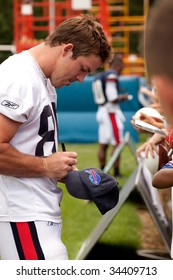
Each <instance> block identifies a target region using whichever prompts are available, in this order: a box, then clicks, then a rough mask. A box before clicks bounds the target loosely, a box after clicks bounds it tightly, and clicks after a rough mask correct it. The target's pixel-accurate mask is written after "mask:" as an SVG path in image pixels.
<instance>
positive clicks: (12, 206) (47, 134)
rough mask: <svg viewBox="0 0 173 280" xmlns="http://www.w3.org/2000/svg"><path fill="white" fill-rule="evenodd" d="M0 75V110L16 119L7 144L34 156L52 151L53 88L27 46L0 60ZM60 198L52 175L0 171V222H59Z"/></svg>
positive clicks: (55, 141) (54, 144) (54, 137)
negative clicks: (25, 175)
mask: <svg viewBox="0 0 173 280" xmlns="http://www.w3.org/2000/svg"><path fill="white" fill-rule="evenodd" d="M0 79H1V82H0V113H1V114H3V115H5V116H7V117H8V118H10V119H12V120H14V121H17V122H21V123H22V125H21V126H20V128H19V130H18V131H17V133H16V135H14V137H13V138H12V139H11V141H10V144H11V145H12V146H14V147H15V148H16V149H17V150H19V151H21V152H22V153H26V154H30V155H35V156H40V157H44V156H49V155H50V154H52V153H53V152H55V151H57V148H58V135H57V119H56V97H57V96H56V91H55V89H54V87H53V86H52V85H51V83H50V80H49V79H47V78H46V77H45V75H44V73H43V72H42V70H41V69H40V67H39V65H38V64H37V63H36V61H35V60H34V59H33V57H32V56H31V55H30V54H29V53H28V51H23V52H22V53H20V54H15V55H13V56H11V57H9V58H8V59H7V60H6V61H5V62H3V63H2V64H1V65H0ZM61 199H62V190H61V189H60V188H58V187H57V182H56V180H50V179H49V178H47V177H44V178H43V177H40V178H23V177H21V178H16V177H10V176H4V175H0V220H1V221H12V222H13V221H15V222H17V221H33V220H45V221H52V222H61V211H60V207H59V205H60V202H61Z"/></svg>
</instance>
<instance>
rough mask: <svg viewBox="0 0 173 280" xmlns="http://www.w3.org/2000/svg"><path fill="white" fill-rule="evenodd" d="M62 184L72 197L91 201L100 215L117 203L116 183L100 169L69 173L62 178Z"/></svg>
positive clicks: (86, 169)
mask: <svg viewBox="0 0 173 280" xmlns="http://www.w3.org/2000/svg"><path fill="white" fill-rule="evenodd" d="M64 183H65V185H66V188H67V190H68V192H69V193H70V194H71V195H72V196H74V197H76V198H80V199H85V200H91V201H93V202H94V203H95V204H96V206H97V208H98V209H99V211H100V212H101V213H102V214H105V213H106V212H107V211H109V210H111V209H112V208H114V207H115V206H116V205H117V203H118V200H119V187H118V186H119V184H118V182H117V181H116V179H115V178H114V177H112V176H111V175H109V174H107V173H104V172H103V171H102V170H100V169H97V168H85V169H82V170H78V171H76V170H73V171H70V172H69V173H68V175H67V176H66V177H65V178H64Z"/></svg>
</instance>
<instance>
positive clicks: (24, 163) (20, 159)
mask: <svg viewBox="0 0 173 280" xmlns="http://www.w3.org/2000/svg"><path fill="white" fill-rule="evenodd" d="M45 169H46V166H45V163H44V159H43V158H39V157H35V156H30V155H26V154H23V153H20V152H19V151H17V150H16V149H15V148H14V147H12V146H11V145H10V144H6V143H1V144H0V174H2V175H8V176H14V177H28V178H29V177H41V176H44V175H45V174H46V170H45Z"/></svg>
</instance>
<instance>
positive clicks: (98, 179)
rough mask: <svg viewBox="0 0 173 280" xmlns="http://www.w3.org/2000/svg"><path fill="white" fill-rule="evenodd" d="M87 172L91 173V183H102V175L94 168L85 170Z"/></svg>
mask: <svg viewBox="0 0 173 280" xmlns="http://www.w3.org/2000/svg"><path fill="white" fill-rule="evenodd" d="M85 172H86V173H89V174H90V176H89V180H90V181H91V183H93V184H94V185H99V184H100V182H101V177H100V175H99V174H98V173H97V172H96V171H95V170H94V169H90V170H85Z"/></svg>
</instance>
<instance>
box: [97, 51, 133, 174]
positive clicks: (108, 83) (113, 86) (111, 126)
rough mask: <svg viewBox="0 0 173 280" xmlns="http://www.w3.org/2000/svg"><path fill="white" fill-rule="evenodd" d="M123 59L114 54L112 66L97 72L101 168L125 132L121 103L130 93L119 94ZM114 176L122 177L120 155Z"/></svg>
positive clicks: (99, 157)
mask: <svg viewBox="0 0 173 280" xmlns="http://www.w3.org/2000/svg"><path fill="white" fill-rule="evenodd" d="M123 66H124V65H123V59H122V56H121V55H120V54H117V55H115V56H114V58H113V60H112V61H111V62H110V68H109V69H108V70H106V71H103V72H101V73H99V74H97V75H96V76H95V78H94V81H93V84H92V89H93V95H94V100H95V103H96V104H97V105H98V111H97V114H96V119H97V122H98V126H99V127H98V142H99V150H98V160H99V165H100V168H101V169H104V167H105V165H106V160H107V150H108V147H109V145H111V146H112V153H113V152H114V151H115V149H116V148H117V146H118V145H119V144H120V143H121V142H122V139H123V134H124V122H125V116H124V114H123V112H122V110H121V108H120V106H119V103H120V102H122V101H125V100H128V98H129V96H128V94H126V93H125V94H120V95H118V90H119V84H118V78H119V75H120V74H121V72H122V70H123ZM113 169H114V176H115V177H121V173H120V156H119V157H118V158H117V160H116V161H115V163H114V165H113Z"/></svg>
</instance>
